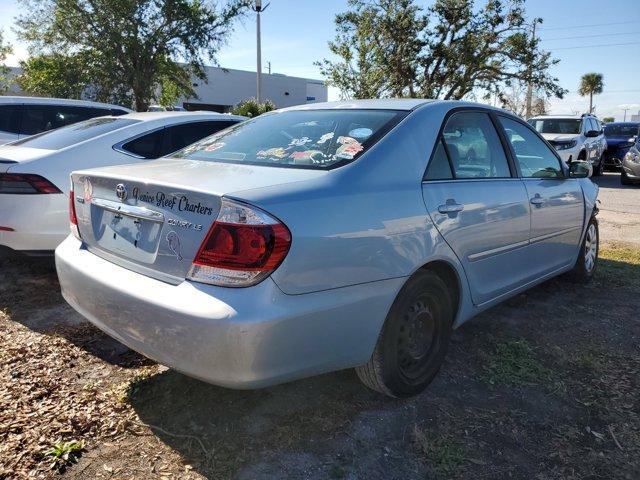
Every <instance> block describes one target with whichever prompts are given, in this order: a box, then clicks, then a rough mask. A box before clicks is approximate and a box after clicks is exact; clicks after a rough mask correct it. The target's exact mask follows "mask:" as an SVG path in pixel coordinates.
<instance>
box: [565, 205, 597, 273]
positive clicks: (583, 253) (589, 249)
mask: <svg viewBox="0 0 640 480" xmlns="http://www.w3.org/2000/svg"><path fill="white" fill-rule="evenodd" d="M599 244H600V233H599V230H598V220H597V219H596V218H595V217H592V218H591V220H590V221H589V225H588V226H587V232H586V234H585V236H584V240H583V242H582V248H581V249H580V254H579V255H578V260H577V261H576V264H575V266H574V267H573V270H571V272H569V277H570V278H571V280H573V281H575V282H579V283H587V282H588V281H589V280H591V278H592V277H593V272H595V270H596V266H597V264H598V252H599Z"/></svg>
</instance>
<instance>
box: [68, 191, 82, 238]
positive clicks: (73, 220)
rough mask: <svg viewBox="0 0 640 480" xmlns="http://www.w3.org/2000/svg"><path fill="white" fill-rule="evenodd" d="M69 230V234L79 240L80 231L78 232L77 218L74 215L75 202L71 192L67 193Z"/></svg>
mask: <svg viewBox="0 0 640 480" xmlns="http://www.w3.org/2000/svg"><path fill="white" fill-rule="evenodd" d="M69 228H70V229H71V233H73V235H74V236H75V237H76V238H77V239H80V231H79V230H78V216H77V215H76V202H75V199H74V196H73V190H71V191H70V192H69Z"/></svg>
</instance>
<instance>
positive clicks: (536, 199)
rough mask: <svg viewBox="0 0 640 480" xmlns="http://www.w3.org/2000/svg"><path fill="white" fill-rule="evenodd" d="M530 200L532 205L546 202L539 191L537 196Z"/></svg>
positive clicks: (538, 205)
mask: <svg viewBox="0 0 640 480" xmlns="http://www.w3.org/2000/svg"><path fill="white" fill-rule="evenodd" d="M529 202H531V204H532V205H535V206H537V207H540V206H542V204H543V203H544V198H542V197H541V196H540V194H539V193H536V194H535V196H534V197H532V198H531V199H530V200H529Z"/></svg>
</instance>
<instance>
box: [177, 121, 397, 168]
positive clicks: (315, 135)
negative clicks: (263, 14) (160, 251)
mask: <svg viewBox="0 0 640 480" xmlns="http://www.w3.org/2000/svg"><path fill="white" fill-rule="evenodd" d="M404 115H405V112H400V111H395V110H296V111H289V112H279V113H273V114H266V115H262V116H260V117H257V118H254V119H253V120H249V121H246V122H243V123H240V124H238V125H236V126H234V127H231V128H228V129H226V130H224V131H222V132H220V133H217V134H214V135H212V136H210V137H207V138H205V139H204V140H201V141H200V142H197V143H195V144H193V145H190V146H189V147H187V148H185V149H183V150H181V151H179V152H177V153H175V154H173V155H172V156H173V157H179V158H188V159H192V160H207V161H212V162H232V163H249V164H254V165H271V166H283V167H298V168H331V167H335V166H338V165H340V164H343V163H347V162H350V161H352V160H354V159H356V158H357V157H358V156H360V155H362V153H363V152H365V151H366V150H367V149H368V148H370V147H371V146H372V145H373V144H374V143H375V142H376V141H377V140H378V139H379V138H381V137H382V135H384V134H385V133H386V132H388V131H389V130H390V129H391V128H393V126H394V125H396V124H397V122H398V121H400V119H401V118H402V117H403V116H404Z"/></svg>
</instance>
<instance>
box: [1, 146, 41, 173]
mask: <svg viewBox="0 0 640 480" xmlns="http://www.w3.org/2000/svg"><path fill="white" fill-rule="evenodd" d="M51 152H52V150H44V149H41V148H27V147H14V146H11V145H3V146H0V173H4V172H7V171H9V169H10V168H12V167H19V165H20V164H23V163H25V162H29V161H31V160H35V159H36V158H40V157H44V156H45V155H48V154H50V153H51ZM13 169H14V170H15V168H13Z"/></svg>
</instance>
